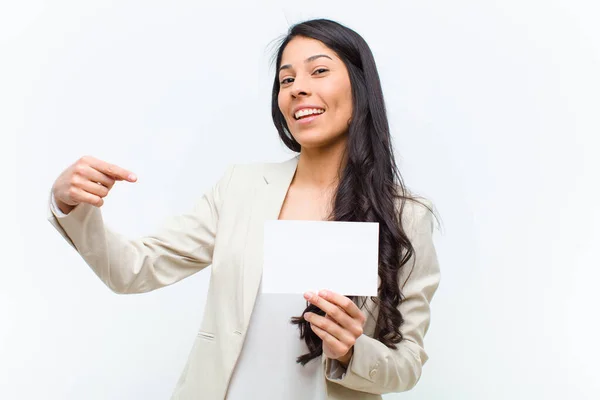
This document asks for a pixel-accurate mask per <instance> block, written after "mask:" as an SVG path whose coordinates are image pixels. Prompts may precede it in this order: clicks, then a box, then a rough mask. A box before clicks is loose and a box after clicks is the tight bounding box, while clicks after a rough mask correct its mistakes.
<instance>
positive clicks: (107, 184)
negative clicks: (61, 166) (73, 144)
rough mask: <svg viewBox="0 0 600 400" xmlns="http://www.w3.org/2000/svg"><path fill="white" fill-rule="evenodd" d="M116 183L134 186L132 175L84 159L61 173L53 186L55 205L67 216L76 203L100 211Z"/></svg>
mask: <svg viewBox="0 0 600 400" xmlns="http://www.w3.org/2000/svg"><path fill="white" fill-rule="evenodd" d="M116 181H127V182H135V181H137V177H136V176H135V174H133V173H131V172H130V171H127V170H126V169H123V168H121V167H119V166H116V165H114V164H109V163H107V162H104V161H102V160H98V159H96V158H94V157H90V156H84V157H81V158H80V159H79V160H77V161H76V162H75V163H74V164H73V165H71V166H70V167H69V168H67V169H66V170H64V171H63V172H62V173H61V174H60V175H59V177H58V178H57V179H56V181H55V182H54V185H53V186H52V193H53V194H54V199H55V201H56V205H57V206H58V208H60V210H61V211H62V212H63V213H65V214H68V213H69V212H71V210H73V208H75V206H77V205H78V204H80V203H88V204H91V205H93V206H96V207H102V205H103V204H104V200H103V199H104V197H106V196H107V195H108V192H109V191H110V190H111V189H112V187H113V186H114V184H115V182H116Z"/></svg>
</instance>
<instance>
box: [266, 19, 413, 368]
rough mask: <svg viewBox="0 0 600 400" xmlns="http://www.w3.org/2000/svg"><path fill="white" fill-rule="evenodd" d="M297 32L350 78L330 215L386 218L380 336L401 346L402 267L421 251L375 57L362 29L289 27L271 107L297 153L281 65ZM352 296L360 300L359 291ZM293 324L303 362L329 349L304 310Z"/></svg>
mask: <svg viewBox="0 0 600 400" xmlns="http://www.w3.org/2000/svg"><path fill="white" fill-rule="evenodd" d="M297 36H300V37H306V38H311V39H316V40H318V41H320V42H322V43H323V44H324V45H325V46H327V47H328V48H330V49H331V50H332V51H334V52H335V53H336V54H337V56H338V57H339V58H340V59H341V60H342V61H343V62H344V64H345V65H346V68H347V70H348V74H349V76H350V83H351V87H352V118H351V121H350V125H349V128H348V133H347V135H348V138H347V148H346V150H345V157H346V163H345V166H344V169H343V170H342V171H341V176H340V181H339V184H338V187H337V189H336V192H335V195H334V199H333V209H332V213H331V215H330V220H335V221H360V222H378V223H379V267H378V271H379V272H378V273H379V278H380V284H379V287H378V290H377V294H378V295H377V297H372V298H371V299H372V301H373V302H375V304H377V305H378V306H379V314H378V315H377V317H376V318H377V319H376V321H377V322H376V329H375V338H376V339H378V340H379V341H381V342H382V343H383V344H385V345H386V346H388V347H390V348H396V343H399V342H400V341H401V340H402V339H403V337H402V333H401V331H400V326H401V325H402V323H403V322H404V319H403V317H402V314H401V313H400V311H399V309H398V305H399V304H400V302H401V301H402V293H401V291H400V286H399V275H400V274H399V272H400V269H401V268H402V267H403V266H404V265H405V264H406V263H407V262H408V260H409V259H410V258H411V257H412V255H413V253H414V249H413V247H412V245H411V243H410V241H409V240H408V237H407V235H406V233H405V232H404V229H403V227H402V224H401V215H402V210H403V208H404V204H405V201H406V200H407V199H409V197H408V193H407V191H406V189H405V186H404V183H403V180H402V177H401V175H400V173H399V171H398V167H397V165H396V161H395V159H394V152H393V146H392V140H391V136H390V129H389V124H388V119H387V115H386V111H385V103H384V99H383V91H382V89H381V82H380V79H379V74H378V72H377V67H376V65H375V59H374V57H373V54H372V52H371V49H370V48H369V46H368V45H367V43H366V42H365V40H364V39H363V38H362V37H361V36H360V35H359V34H358V33H356V32H355V31H353V30H352V29H349V28H347V27H345V26H343V25H341V24H339V23H337V22H334V21H331V20H327V19H316V20H310V21H305V22H302V23H299V24H296V25H294V26H292V27H291V28H290V29H289V31H288V33H287V35H286V36H285V37H284V38H283V39H282V40H281V43H280V44H279V48H278V50H277V53H276V60H275V61H276V69H275V72H276V73H275V80H274V83H273V92H272V99H271V100H272V102H271V113H272V117H273V123H274V124H275V127H276V128H277V131H278V132H279V136H280V138H281V140H282V141H283V143H284V144H285V145H286V146H287V147H288V148H289V149H290V150H292V151H295V152H300V150H301V146H300V144H299V143H298V142H297V141H296V140H295V139H294V137H293V136H292V134H291V133H290V130H289V128H288V126H287V124H286V121H285V118H284V116H283V114H282V113H281V110H280V109H279V106H278V101H277V98H278V94H279V89H280V87H279V79H278V76H277V71H278V70H279V67H280V66H281V58H282V54H283V51H284V49H285V47H286V46H287V44H288V43H289V42H290V41H291V40H292V39H293V38H294V37H297ZM398 204H399V205H400V206H399V207H398ZM351 299H352V300H353V301H355V302H359V301H360V300H359V298H357V297H352V298H351ZM365 302H366V298H363V302H362V306H364V304H365ZM362 306H361V307H362ZM308 311H310V312H313V313H316V314H319V315H324V312H323V311H322V310H320V309H319V308H318V307H316V306H314V305H312V304H309V303H307V308H306V309H305V310H304V312H303V313H302V315H304V313H305V312H308ZM291 322H292V323H293V324H296V325H298V327H299V330H300V338H301V339H304V340H305V342H306V345H307V347H308V353H307V354H303V355H300V356H299V357H298V358H297V362H298V363H301V364H302V365H305V364H306V363H308V362H309V361H310V360H312V359H314V358H317V357H319V356H320V355H321V354H322V352H323V350H322V341H321V339H320V338H319V337H318V336H317V335H316V334H315V333H314V332H313V331H312V329H311V328H310V324H309V323H308V322H307V321H306V320H305V319H304V317H303V316H300V317H293V318H292V319H291Z"/></svg>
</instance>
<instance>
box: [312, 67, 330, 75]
mask: <svg viewBox="0 0 600 400" xmlns="http://www.w3.org/2000/svg"><path fill="white" fill-rule="evenodd" d="M327 71H329V70H328V69H327V68H319V69H316V70H315V72H313V75H320V74H324V73H325V72H327Z"/></svg>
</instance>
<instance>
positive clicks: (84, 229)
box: [49, 157, 233, 293]
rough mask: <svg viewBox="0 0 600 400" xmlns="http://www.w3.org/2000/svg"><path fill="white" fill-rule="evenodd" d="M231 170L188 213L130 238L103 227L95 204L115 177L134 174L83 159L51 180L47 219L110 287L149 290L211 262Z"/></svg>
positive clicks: (119, 290)
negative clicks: (142, 234) (145, 234)
mask: <svg viewBox="0 0 600 400" xmlns="http://www.w3.org/2000/svg"><path fill="white" fill-rule="evenodd" d="M232 173H233V168H230V169H229V170H228V171H227V173H226V174H225V176H224V177H223V178H222V179H221V180H220V181H219V182H218V183H217V184H216V185H215V186H214V187H213V188H212V190H210V191H208V192H207V193H206V194H205V195H204V196H203V197H202V198H201V199H200V201H199V202H198V203H197V204H196V205H195V207H194V208H193V210H191V211H190V212H188V213H186V214H183V215H179V216H176V217H172V218H170V219H169V220H168V221H167V222H166V223H165V224H164V225H163V227H162V228H161V229H160V230H159V232H157V233H156V234H154V235H150V236H145V237H142V238H139V239H135V240H131V239H128V238H126V237H124V236H123V235H120V234H118V233H116V232H114V231H112V230H110V229H108V228H107V227H106V226H105V225H104V221H103V218H102V213H101V211H100V208H99V207H101V206H102V204H103V198H104V197H106V195H107V194H108V192H109V191H110V190H111V189H112V187H113V185H114V183H115V182H116V181H119V180H126V181H129V182H134V181H135V180H136V178H135V176H131V175H132V174H131V173H130V172H129V171H127V170H124V169H122V168H120V167H117V166H115V165H111V164H108V163H105V162H103V161H101V160H97V159H95V158H93V157H83V158H81V159H80V160H78V161H77V162H76V163H75V164H73V165H72V166H70V167H69V168H67V169H66V170H65V171H64V172H63V173H62V174H61V175H60V176H59V177H58V178H57V180H56V182H55V183H54V185H53V187H52V194H51V198H50V204H49V209H50V210H49V220H50V222H51V223H52V225H54V227H55V228H56V229H57V230H58V231H59V232H60V233H61V234H62V236H63V237H64V238H65V239H66V240H67V241H68V242H69V243H70V244H71V245H72V246H73V247H74V248H75V249H76V250H77V252H78V253H79V254H80V255H81V257H82V258H83V259H84V260H85V262H86V263H87V264H88V265H89V266H90V267H91V268H92V270H93V271H94V272H95V273H96V275H97V276H98V277H99V278H100V279H101V280H102V281H103V282H104V283H105V284H106V285H107V286H108V287H109V288H110V289H111V290H112V291H114V292H116V293H143V292H149V291H151V290H154V289H158V288H160V287H164V286H168V285H171V284H173V283H175V282H177V281H179V280H181V279H183V278H185V277H188V276H190V275H192V274H194V273H195V272H198V271H200V270H201V269H203V268H205V267H206V266H208V265H210V264H211V263H212V253H213V248H214V242H215V236H216V231H217V223H218V218H219V211H220V208H221V204H222V202H223V198H224V196H225V192H226V191H227V187H228V185H229V181H230V179H231V175H232ZM53 204H54V205H53ZM56 208H58V210H57V209H56Z"/></svg>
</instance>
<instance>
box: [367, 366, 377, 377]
mask: <svg viewBox="0 0 600 400" xmlns="http://www.w3.org/2000/svg"><path fill="white" fill-rule="evenodd" d="M375 375H377V369H375V368H373V369H372V370H371V372H369V376H370V377H371V379H374V378H375Z"/></svg>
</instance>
